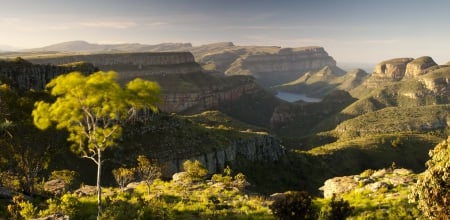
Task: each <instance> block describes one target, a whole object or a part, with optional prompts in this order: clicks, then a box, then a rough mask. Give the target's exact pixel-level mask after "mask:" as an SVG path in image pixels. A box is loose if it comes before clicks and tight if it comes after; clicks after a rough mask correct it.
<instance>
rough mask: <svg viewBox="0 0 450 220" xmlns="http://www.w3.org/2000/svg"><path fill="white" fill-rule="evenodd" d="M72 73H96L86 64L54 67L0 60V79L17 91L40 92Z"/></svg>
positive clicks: (16, 60) (19, 60)
mask: <svg viewBox="0 0 450 220" xmlns="http://www.w3.org/2000/svg"><path fill="white" fill-rule="evenodd" d="M72 71H80V72H82V73H84V74H89V73H92V72H94V71H96V68H95V67H94V66H92V64H88V63H72V64H67V65H61V66H55V65H48V64H43V65H36V64H32V63H30V62H28V61H26V60H24V59H21V58H16V59H15V60H5V61H2V60H0V77H1V78H3V80H4V79H7V80H10V82H8V83H9V84H11V85H12V86H14V87H16V88H18V89H19V90H29V89H34V90H42V89H44V87H45V85H47V83H48V82H50V80H52V79H53V78H55V77H57V76H59V75H61V74H65V73H69V72H72Z"/></svg>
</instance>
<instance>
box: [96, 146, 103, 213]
mask: <svg viewBox="0 0 450 220" xmlns="http://www.w3.org/2000/svg"><path fill="white" fill-rule="evenodd" d="M97 155H98V156H97V220H100V218H101V216H102V187H101V185H100V177H101V174H102V151H101V150H100V148H98V149H97Z"/></svg>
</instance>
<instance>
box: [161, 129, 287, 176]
mask: <svg viewBox="0 0 450 220" xmlns="http://www.w3.org/2000/svg"><path fill="white" fill-rule="evenodd" d="M284 154H285V149H284V147H282V146H281V145H280V142H279V140H277V139H276V138H274V137H272V136H268V135H263V136H255V137H254V138H251V139H245V140H234V141H233V142H232V144H230V146H228V147H226V148H224V149H220V150H216V151H212V152H204V153H200V152H199V153H198V154H197V155H193V156H191V157H184V158H173V159H168V160H166V161H165V162H164V165H163V167H165V168H166V169H165V173H164V175H167V176H171V175H172V174H174V173H177V172H180V171H181V170H182V167H183V163H184V162H185V161H186V160H198V161H200V162H201V163H202V164H204V165H205V167H206V168H208V171H209V173H210V174H213V173H217V172H219V173H220V172H222V171H223V169H224V168H225V167H226V165H227V164H230V163H231V164H232V163H234V162H236V160H237V159H245V160H250V161H277V160H279V159H280V158H281V157H282V156H283V155H284Z"/></svg>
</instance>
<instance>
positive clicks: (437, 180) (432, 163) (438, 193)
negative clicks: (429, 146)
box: [411, 137, 450, 219]
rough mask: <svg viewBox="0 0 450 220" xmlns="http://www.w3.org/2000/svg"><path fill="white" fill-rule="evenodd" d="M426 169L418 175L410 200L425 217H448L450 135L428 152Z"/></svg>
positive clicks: (449, 204)
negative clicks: (415, 203)
mask: <svg viewBox="0 0 450 220" xmlns="http://www.w3.org/2000/svg"><path fill="white" fill-rule="evenodd" d="M429 155H430V157H431V159H430V160H428V161H427V163H426V165H427V170H425V172H424V173H423V174H422V175H421V176H419V179H418V180H417V183H416V185H415V187H414V188H413V191H412V194H411V200H412V201H414V202H417V204H418V208H419V210H420V211H422V213H423V215H424V217H425V218H427V219H448V218H450V209H449V207H450V137H449V138H448V139H447V140H446V141H444V142H442V143H440V144H438V145H437V146H436V147H435V148H434V149H433V150H431V151H430V152H429Z"/></svg>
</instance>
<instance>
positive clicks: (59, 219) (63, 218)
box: [32, 213, 70, 220]
mask: <svg viewBox="0 0 450 220" xmlns="http://www.w3.org/2000/svg"><path fill="white" fill-rule="evenodd" d="M69 219H70V217H69V216H67V215H64V214H61V213H57V214H53V215H50V216H46V217H41V218H34V219H32V220H69Z"/></svg>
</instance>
